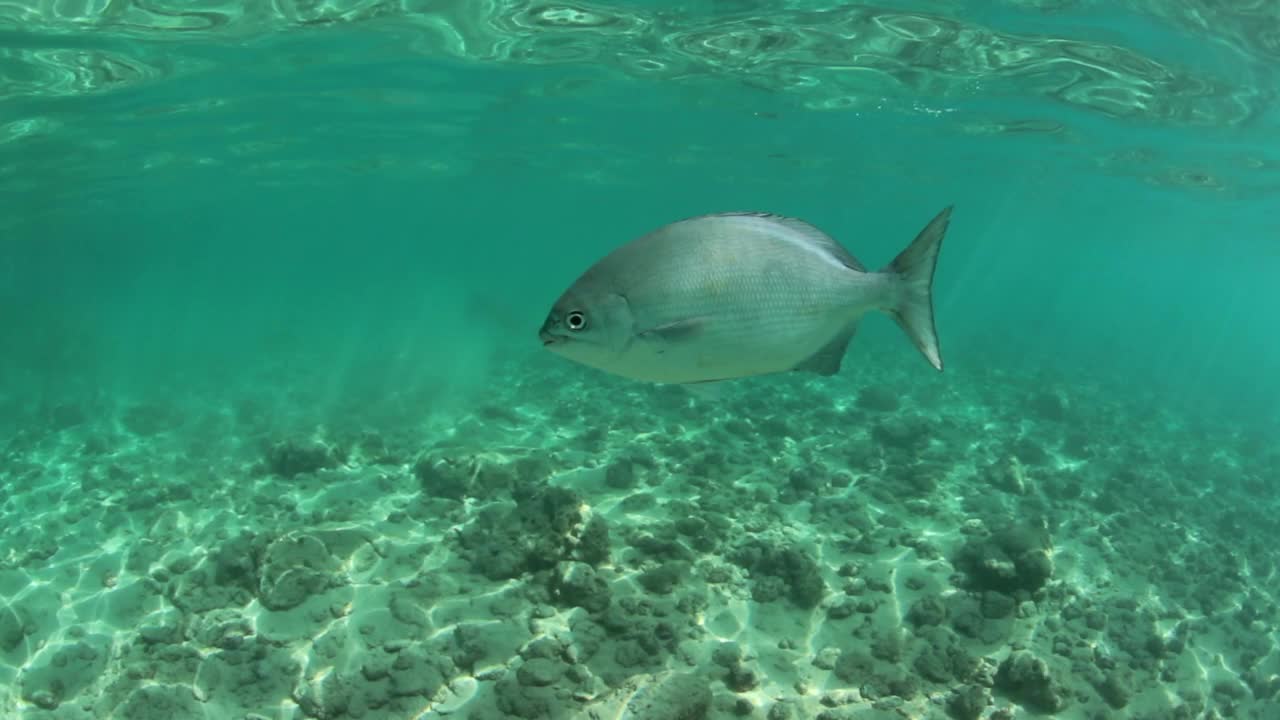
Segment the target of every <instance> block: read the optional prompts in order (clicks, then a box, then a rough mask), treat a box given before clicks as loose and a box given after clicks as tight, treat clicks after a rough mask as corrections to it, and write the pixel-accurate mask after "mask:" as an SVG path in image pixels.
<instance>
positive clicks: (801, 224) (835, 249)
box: [693, 211, 867, 272]
mask: <svg viewBox="0 0 1280 720" xmlns="http://www.w3.org/2000/svg"><path fill="white" fill-rule="evenodd" d="M701 217H719V218H733V217H737V218H756V219H759V220H763V221H765V222H771V223H776V224H778V225H781V226H783V227H785V228H787V229H788V230H791V231H792V232H795V233H797V234H798V235H800V236H801V237H802V238H804V240H805V241H806V242H808V243H810V244H811V245H813V246H814V247H817V248H820V249H821V250H823V251H824V252H826V253H827V254H828V255H830V256H831V257H833V258H835V259H836V260H838V261H839V262H840V263H841V264H843V265H846V266H848V267H850V268H852V269H854V270H857V271H859V272H867V268H866V266H865V265H863V264H862V262H861V261H860V260H858V258H856V257H854V256H853V253H851V252H849V250H848V249H847V248H845V246H843V245H841V244H840V243H838V242H836V241H835V239H834V238H832V237H831V236H830V235H828V234H826V233H824V232H822V231H821V230H819V229H818V228H817V227H815V226H813V225H812V224H811V223H808V222H805V221H804V220H801V219H800V218H794V217H788V216H786V215H777V214H775V213H768V212H753V211H747V212H724V213H712V214H710V215H703V216H701ZM693 219H695V220H696V219H697V218H693Z"/></svg>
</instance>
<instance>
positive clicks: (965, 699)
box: [947, 685, 991, 720]
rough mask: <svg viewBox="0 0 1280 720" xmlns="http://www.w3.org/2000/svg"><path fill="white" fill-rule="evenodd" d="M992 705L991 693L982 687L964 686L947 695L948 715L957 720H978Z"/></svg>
mask: <svg viewBox="0 0 1280 720" xmlns="http://www.w3.org/2000/svg"><path fill="white" fill-rule="evenodd" d="M990 704H991V691H990V690H988V689H987V688H984V687H982V686H981V685H962V686H960V687H958V688H954V689H953V690H952V691H951V692H950V693H948V694H947V714H948V715H950V716H951V717H953V718H955V719H956V720H978V718H979V717H981V716H982V711H983V710H986V709H987V706H988V705H990Z"/></svg>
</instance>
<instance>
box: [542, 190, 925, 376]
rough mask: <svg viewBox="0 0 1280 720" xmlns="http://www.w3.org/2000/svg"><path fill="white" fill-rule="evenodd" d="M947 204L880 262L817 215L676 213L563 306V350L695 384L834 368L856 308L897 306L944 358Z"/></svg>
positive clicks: (591, 275) (627, 371)
mask: <svg viewBox="0 0 1280 720" xmlns="http://www.w3.org/2000/svg"><path fill="white" fill-rule="evenodd" d="M950 216H951V208H950V207H948V208H946V209H944V210H943V211H942V212H941V213H939V214H938V215H937V217H935V218H934V219H933V220H932V221H931V222H930V223H929V224H928V225H927V226H926V227H925V228H924V230H922V231H921V232H920V234H919V235H918V236H917V237H916V239H915V240H914V241H913V242H912V243H911V244H910V245H909V246H908V247H907V248H906V249H905V250H903V251H902V252H901V253H900V254H899V255H898V257H897V258H895V259H894V261H893V262H892V263H890V264H889V265H888V266H886V267H885V268H884V269H882V270H880V271H877V272H872V271H869V270H867V268H866V267H865V266H864V265H863V264H862V263H861V262H860V261H858V259H857V258H855V257H854V256H853V255H852V254H851V253H850V252H849V251H848V250H847V249H845V248H844V247H843V246H841V245H840V244H839V243H837V242H836V241H835V240H833V239H832V238H831V237H829V236H828V235H826V234H825V233H824V232H822V231H821V230H819V229H818V228H816V227H814V226H813V225H811V224H809V223H807V222H805V221H803V220H799V219H796V218H789V217H784V216H779V215H772V214H768V213H755V212H747V213H721V214H713V215H702V216H699V217H694V218H689V219H685V220H681V221H678V222H674V223H671V224H668V225H665V226H663V227H660V228H658V229H657V230H654V231H652V232H650V233H648V234H646V235H644V236H642V237H639V238H636V239H635V240H632V241H631V242H629V243H627V244H625V245H622V246H621V247H618V248H617V249H615V250H613V251H612V252H610V253H609V254H608V255H606V256H605V257H603V258H602V259H600V260H599V261H598V262H596V263H595V264H594V265H592V266H591V267H590V268H588V269H587V270H586V271H585V272H584V273H583V274H582V275H581V276H580V277H579V278H578V279H577V280H576V281H575V282H574V283H573V284H572V285H571V286H570V287H569V289H567V290H566V291H564V293H563V294H562V295H561V296H560V298H559V299H558V300H557V301H556V302H555V304H554V305H553V306H552V308H551V310H550V312H549V313H548V314H547V317H546V320H545V321H544V323H543V325H542V327H541V329H540V330H539V333H538V334H539V338H540V339H541V341H542V343H543V345H544V346H546V347H547V348H548V349H549V350H551V351H552V352H555V353H557V354H560V355H562V356H564V357H566V358H568V359H570V360H573V361H576V362H579V363H581V364H584V365H588V366H591V367H595V368H598V369H600V370H604V371H606V372H610V373H613V374H615V375H620V376H622V377H626V378H630V379H633V380H640V381H647V382H655V383H674V384H693V383H709V382H719V381H726V380H732V379H736V378H742V377H750V376H757V375H768V374H773V373H780V372H790V371H804V372H812V373H816V374H819V375H833V374H835V373H836V372H838V371H839V369H840V365H841V361H842V359H843V357H844V354H845V351H846V349H847V347H848V344H849V341H850V340H851V339H852V338H853V335H854V333H855V332H856V331H857V326H858V322H859V320H861V319H862V317H863V316H864V315H866V313H868V312H870V311H873V310H880V311H883V312H886V313H887V314H889V315H890V316H891V317H893V318H894V319H895V320H896V321H897V322H898V324H899V325H901V326H902V328H903V329H904V330H905V331H906V333H907V335H908V336H909V337H910V338H911V339H912V341H913V342H914V343H915V345H916V347H917V349H919V351H920V352H921V353H922V354H923V355H924V356H925V358H926V359H927V360H928V361H929V363H930V364H931V365H933V367H934V368H936V369H938V370H941V369H942V356H941V353H940V350H939V347H938V338H937V333H936V331H935V329H934V321H933V302H932V296H931V289H932V283H933V274H934V268H935V267H936V263H937V257H938V250H939V248H940V246H941V242H942V238H943V235H944V234H945V233H946V229H947V226H948V224H949V222H950Z"/></svg>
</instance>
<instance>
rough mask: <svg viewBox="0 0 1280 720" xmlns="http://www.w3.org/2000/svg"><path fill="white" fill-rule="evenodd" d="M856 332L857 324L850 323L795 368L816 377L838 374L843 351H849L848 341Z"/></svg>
mask: <svg viewBox="0 0 1280 720" xmlns="http://www.w3.org/2000/svg"><path fill="white" fill-rule="evenodd" d="M857 332H858V323H856V322H855V323H852V324H850V325H849V327H847V328H845V329H844V330H841V331H840V334H839V335H836V336H835V337H834V338H832V339H831V342H829V343H827V344H826V345H823V346H822V349H820V350H818V352H816V353H814V354H813V355H811V356H809V358H808V359H807V360H805V361H804V362H802V363H800V364H799V365H797V366H796V367H795V369H796V370H797V371H799V372H811V373H817V374H818V375H824V376H829V375H835V374H836V373H838V372H840V361H842V360H844V354H845V351H847V350H848V349H849V341H851V340H853V336H854V334H855V333H857Z"/></svg>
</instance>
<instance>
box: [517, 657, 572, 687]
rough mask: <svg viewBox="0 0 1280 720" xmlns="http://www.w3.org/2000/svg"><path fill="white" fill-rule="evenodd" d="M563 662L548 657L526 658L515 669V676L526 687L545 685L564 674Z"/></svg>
mask: <svg viewBox="0 0 1280 720" xmlns="http://www.w3.org/2000/svg"><path fill="white" fill-rule="evenodd" d="M564 669H565V668H564V663H561V662H559V661H556V660H551V659H548V658H534V659H532V660H526V661H525V662H524V663H523V664H522V665H520V669H519V670H517V671H516V678H517V679H518V680H519V681H520V684H521V685H524V686H526V687H545V686H547V685H551V684H552V683H554V682H556V681H557V680H559V679H560V678H561V676H563V675H564Z"/></svg>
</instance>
